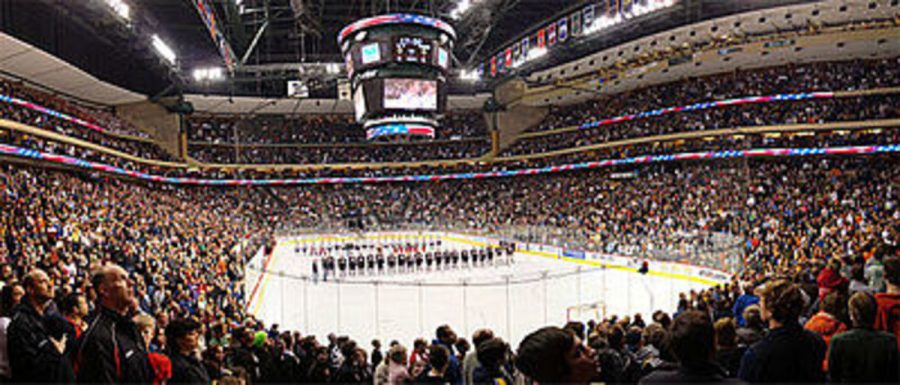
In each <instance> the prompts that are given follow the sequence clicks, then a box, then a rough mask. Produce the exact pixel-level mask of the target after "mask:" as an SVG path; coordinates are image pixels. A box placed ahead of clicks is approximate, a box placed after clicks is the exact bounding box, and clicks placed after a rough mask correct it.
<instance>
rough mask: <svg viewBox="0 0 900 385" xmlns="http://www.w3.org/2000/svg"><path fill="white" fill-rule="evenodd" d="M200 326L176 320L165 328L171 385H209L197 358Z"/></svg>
mask: <svg viewBox="0 0 900 385" xmlns="http://www.w3.org/2000/svg"><path fill="white" fill-rule="evenodd" d="M199 337H200V324H199V323H198V322H197V321H194V320H192V319H176V320H174V321H172V322H171V323H169V325H168V326H166V341H168V343H169V345H168V352H167V353H168V355H169V359H170V360H172V379H171V380H169V383H172V384H209V383H210V379H209V374H207V373H206V368H205V367H204V366H203V364H202V363H201V362H200V360H199V359H198V357H197V348H198V339H199Z"/></svg>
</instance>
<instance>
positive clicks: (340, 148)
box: [188, 111, 490, 164]
mask: <svg viewBox="0 0 900 385" xmlns="http://www.w3.org/2000/svg"><path fill="white" fill-rule="evenodd" d="M189 125H190V126H189V130H188V136H189V143H190V145H189V147H188V154H189V155H190V156H191V157H193V158H194V159H197V160H199V161H201V162H204V163H214V164H229V163H244V164H320V163H353V162H357V163H360V162H391V161H395V162H398V161H409V162H415V161H423V160H441V159H468V158H478V157H480V156H483V155H486V154H487V152H488V151H490V140H489V138H488V137H487V135H486V134H487V130H486V129H485V126H484V120H483V118H482V116H481V114H480V113H478V112H475V111H466V112H457V113H451V114H448V115H447V116H446V117H445V118H444V119H443V120H442V122H441V127H439V128H438V130H437V134H436V137H435V139H434V140H413V141H411V142H399V143H378V142H375V143H368V141H367V140H366V138H365V130H363V129H362V127H361V126H360V125H359V124H356V123H355V122H354V121H353V117H352V116H343V115H334V116H332V115H312V116H306V117H292V118H287V119H285V118H283V117H276V116H265V115H263V116H258V117H252V118H235V117H215V118H213V117H195V118H192V119H191V121H190V123H189ZM235 144H238V145H235Z"/></svg>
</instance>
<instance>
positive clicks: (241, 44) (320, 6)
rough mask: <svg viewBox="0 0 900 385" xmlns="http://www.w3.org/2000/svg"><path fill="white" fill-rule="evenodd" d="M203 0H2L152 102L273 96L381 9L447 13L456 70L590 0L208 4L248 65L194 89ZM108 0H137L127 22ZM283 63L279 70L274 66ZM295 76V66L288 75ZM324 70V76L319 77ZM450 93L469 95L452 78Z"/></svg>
mask: <svg viewBox="0 0 900 385" xmlns="http://www.w3.org/2000/svg"><path fill="white" fill-rule="evenodd" d="M195 1H196V0H141V1H138V0H83V1H68V0H28V1H22V0H0V31H2V32H5V33H8V34H10V35H11V36H14V37H16V38H18V39H20V40H22V41H24V42H25V43H28V44H31V45H33V46H35V47H38V48H41V49H43V50H45V51H47V52H49V53H51V54H53V55H56V56H57V57H59V58H60V59H62V60H64V61H66V62H69V63H71V64H73V65H75V66H77V67H79V68H81V69H84V70H85V71H86V72H88V73H90V74H92V75H94V76H95V77H97V78H99V79H101V80H105V81H109V82H111V83H113V84H116V85H119V86H122V87H124V88H126V89H128V90H132V91H136V92H138V93H142V94H145V95H147V96H150V97H151V98H154V97H156V96H164V95H179V94H182V93H198V94H213V95H234V96H238V95H246V96H267V97H277V96H283V95H284V88H285V80H286V78H289V77H291V76H294V77H296V76H297V67H298V65H301V64H302V63H329V62H332V63H333V62H339V61H340V55H339V49H338V47H337V42H336V38H335V37H336V35H337V33H338V31H339V30H340V29H341V28H342V27H343V26H345V25H347V24H349V23H351V22H352V21H355V20H358V19H360V18H363V17H367V16H372V15H376V14H383V13H394V12H413V13H421V14H428V15H432V16H436V17H440V18H443V19H447V20H452V23H453V24H454V25H455V27H456V28H457V30H458V31H459V35H460V38H459V39H458V43H457V45H456V50H455V52H454V56H455V59H456V61H457V67H463V66H464V65H465V64H467V63H477V62H479V61H480V60H482V59H483V58H484V57H486V56H488V55H490V54H493V53H495V52H496V51H497V50H498V49H500V48H503V47H505V46H506V45H508V44H509V43H510V42H511V41H513V40H515V39H516V38H518V37H519V36H520V35H522V34H523V33H526V32H528V29H529V28H530V27H534V26H537V25H539V24H541V23H542V22H543V21H546V20H552V19H553V18H554V17H555V16H558V15H562V14H565V13H566V12H568V11H571V10H573V9H576V8H579V7H580V6H582V5H583V4H585V3H587V2H589V1H590V0H470V1H472V3H473V4H475V5H473V6H472V7H471V8H470V10H469V11H468V12H466V13H465V14H463V15H462V16H461V17H456V18H451V13H453V10H454V8H455V7H456V6H457V3H458V2H459V1H460V0H206V1H208V2H209V4H210V5H211V7H212V8H213V10H214V12H215V14H216V15H217V19H218V23H217V24H218V26H219V29H220V30H221V31H222V32H223V36H224V38H225V40H226V41H227V42H228V44H229V45H230V46H231V48H232V50H233V52H234V56H235V57H236V58H237V59H238V60H239V61H242V62H243V64H244V65H242V66H241V67H240V68H241V69H242V70H241V71H239V72H238V73H237V74H236V76H235V77H233V78H231V79H230V80H229V81H228V82H223V83H220V84H213V85H210V84H205V85H203V86H198V85H197V84H195V83H194V82H192V81H191V74H192V71H193V70H194V69H196V68H202V67H207V66H222V63H223V60H222V56H221V55H220V53H219V50H218V49H217V47H216V45H215V44H214V43H213V40H212V39H211V37H210V33H209V31H208V29H207V27H206V25H205V24H204V22H203V20H202V19H201V17H200V15H199V13H198V11H197V8H196V7H195V5H194V2H195ZM811 1H814V0H739V1H738V0H734V1H722V0H680V3H679V5H678V7H677V9H676V12H673V13H671V14H668V15H665V17H663V18H661V20H648V21H647V22H646V23H635V25H629V28H628V29H623V30H621V31H616V33H615V36H603V37H598V38H597V39H594V40H593V41H591V42H590V44H581V45H580V46H579V47H573V48H572V49H569V48H566V49H561V50H559V51H560V52H555V53H554V55H551V57H550V58H548V59H544V60H543V61H544V62H543V63H537V64H536V65H535V66H531V67H529V68H526V69H523V71H533V70H537V69H539V66H542V65H543V66H550V65H555V64H559V62H560V61H567V60H572V59H574V58H578V57H581V56H584V55H586V54H588V53H591V52H595V51H597V50H598V49H602V48H605V47H606V46H610V45H613V44H618V43H621V42H622V41H627V40H628V39H633V38H637V37H640V36H643V35H647V34H652V33H654V32H658V31H660V30H661V29H666V28H673V27H676V26H679V25H684V24H687V23H691V22H696V21H700V20H703V19H706V18H712V17H718V16H723V15H726V14H730V13H736V12H744V11H748V10H755V9H763V8H767V7H772V6H778V5H787V4H791V3H799V2H811ZM111 2H122V3H125V4H128V5H129V6H130V8H131V16H130V17H131V21H130V22H128V23H122V22H121V20H116V15H115V13H114V12H111V11H110V7H109V4H110V3H111ZM154 34H156V35H159V37H160V38H162V39H163V40H164V41H165V42H166V43H168V45H169V46H171V48H172V50H173V51H174V52H175V53H176V54H177V56H178V64H177V65H174V66H173V65H169V64H167V63H166V62H165V61H164V60H162V59H161V58H160V55H159V54H158V53H157V52H155V50H154V47H153V46H152V44H150V42H149V40H150V39H149V37H150V36H151V35H154ZM273 68H274V69H277V70H273ZM289 72H292V73H289ZM313 74H314V76H310V77H311V78H313V79H314V80H321V79H325V80H327V81H323V82H321V83H320V84H311V85H310V88H311V95H310V96H311V97H318V98H333V97H335V96H336V94H337V91H336V87H334V84H335V82H334V80H335V79H334V76H332V78H331V79H328V78H327V77H324V76H318V74H315V73H313ZM320 78H321V79H320ZM453 87H456V88H451V90H452V91H451V92H457V93H472V92H475V91H477V89H466V88H465V86H462V85H460V84H456V85H453Z"/></svg>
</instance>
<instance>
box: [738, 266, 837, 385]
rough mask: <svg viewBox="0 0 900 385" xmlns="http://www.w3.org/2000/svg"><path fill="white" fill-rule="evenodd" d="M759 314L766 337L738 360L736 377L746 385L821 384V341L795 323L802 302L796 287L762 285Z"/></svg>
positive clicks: (781, 282) (786, 283)
mask: <svg viewBox="0 0 900 385" xmlns="http://www.w3.org/2000/svg"><path fill="white" fill-rule="evenodd" d="M760 294H761V295H760V302H759V304H760V311H761V314H762V316H763V320H765V321H766V322H768V324H769V334H767V335H766V336H765V337H763V339H762V340H761V341H759V342H757V343H756V344H754V345H753V346H751V347H750V348H749V349H747V352H746V353H745V354H744V358H743V359H742V360H741V368H740V370H739V371H738V377H739V378H740V379H742V380H744V381H747V382H822V381H824V380H825V376H824V373H823V372H822V360H824V359H825V349H826V345H825V341H823V340H822V338H821V337H819V336H818V335H816V334H815V333H813V332H810V331H808V330H805V329H803V328H802V327H801V326H800V324H799V317H800V312H802V311H803V308H804V302H803V295H802V294H801V293H800V288H799V287H798V286H797V285H795V284H793V283H791V282H789V281H786V280H777V281H772V282H769V283H768V284H766V286H765V287H764V288H763V289H762V291H761V293H760Z"/></svg>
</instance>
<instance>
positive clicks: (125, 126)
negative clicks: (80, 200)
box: [0, 79, 174, 161]
mask: <svg viewBox="0 0 900 385" xmlns="http://www.w3.org/2000/svg"><path fill="white" fill-rule="evenodd" d="M0 95H7V96H13V97H17V98H21V99H24V100H27V101H29V102H31V103H34V104H37V105H40V106H42V107H46V108H50V109H54V110H56V111H58V112H62V113H66V114H70V115H71V116H73V117H77V118H80V119H83V120H85V121H88V122H91V123H93V124H97V125H99V126H100V127H102V128H103V129H104V130H105V131H103V132H101V131H96V130H94V129H92V128H89V127H86V126H84V125H81V124H78V123H75V122H72V121H69V120H66V119H63V118H61V117H57V116H53V115H50V114H47V113H44V112H41V111H38V110H35V109H31V108H27V107H25V106H21V105H18V104H13V103H5V102H4V103H0V119H8V120H11V121H14V122H18V123H22V124H26V125H29V126H32V127H36V128H40V129H45V130H48V131H52V132H55V133H58V134H62V135H65V136H69V137H72V138H77V139H82V140H85V141H88V142H91V143H93V144H97V145H100V146H104V147H108V148H111V149H115V150H119V151H122V152H124V153H127V154H130V155H133V156H137V157H141V158H145V159H155V160H164V161H171V160H174V157H172V156H171V155H170V154H169V153H168V152H166V151H165V150H163V149H162V148H160V147H159V146H158V145H157V144H156V143H155V142H153V140H151V139H149V138H147V135H146V134H141V135H137V134H138V133H140V132H141V131H139V130H137V129H136V128H134V127H132V126H131V125H130V124H129V123H127V122H125V121H124V120H121V119H119V118H117V117H115V116H114V115H113V114H111V113H109V112H106V111H103V110H100V109H93V108H89V107H86V106H81V105H78V104H75V103H71V102H68V101H66V99H63V98H61V97H58V96H54V95H50V94H46V93H42V92H40V91H37V90H35V89H33V88H28V87H25V86H22V85H17V84H13V83H9V82H5V81H3V80H2V79H0ZM111 133H117V134H128V135H132V136H138V137H139V138H137V139H133V138H123V137H120V136H116V135H111Z"/></svg>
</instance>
